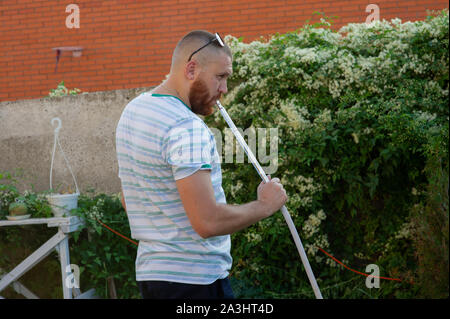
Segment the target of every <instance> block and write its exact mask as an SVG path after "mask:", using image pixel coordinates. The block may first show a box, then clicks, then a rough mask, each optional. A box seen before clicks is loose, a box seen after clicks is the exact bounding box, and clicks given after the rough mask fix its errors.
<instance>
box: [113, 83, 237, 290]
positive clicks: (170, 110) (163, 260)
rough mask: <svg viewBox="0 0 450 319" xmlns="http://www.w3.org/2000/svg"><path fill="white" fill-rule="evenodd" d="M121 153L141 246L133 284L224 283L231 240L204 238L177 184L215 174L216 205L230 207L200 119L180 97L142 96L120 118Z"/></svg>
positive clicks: (128, 203)
mask: <svg viewBox="0 0 450 319" xmlns="http://www.w3.org/2000/svg"><path fill="white" fill-rule="evenodd" d="M116 150H117V159H118V164H119V178H120V179H121V182H122V189H123V194H124V198H125V204H126V207H127V215H128V221H129V223H130V228H131V236H132V237H133V238H134V239H136V240H138V241H139V247H138V251H137V257H136V280H137V281H144V280H162V281H172V282H181V283H190V284H210V283H212V282H214V281H215V280H217V279H222V278H225V277H227V276H228V271H229V269H230V268H231V263H232V258H231V255H230V247H231V240H230V236H229V235H225V236H217V237H211V238H207V239H203V238H202V237H200V236H199V235H198V234H197V233H196V232H195V231H194V229H193V228H192V225H191V223H190V222H189V219H188V217H187V215H186V211H185V210H184V207H183V203H182V202H181V199H180V195H179V193H178V190H177V187H176V184H175V180H178V179H181V178H185V177H187V176H189V175H191V174H193V173H195V172H196V171H197V170H199V169H208V170H211V182H212V186H213V188H214V195H215V199H216V202H218V203H226V199H225V194H224V191H223V188H222V173H221V167H220V158H219V155H218V152H217V149H216V143H215V139H214V135H213V134H212V132H211V131H210V130H209V128H208V127H207V126H206V124H205V123H204V122H203V121H202V119H200V118H199V117H198V116H197V115H196V114H194V113H193V112H192V111H191V110H190V108H189V107H188V106H187V105H186V104H184V103H183V102H182V101H181V100H180V99H178V98H177V97H175V96H171V95H161V94H151V93H150V92H146V93H143V94H141V95H140V96H138V97H137V98H135V99H134V100H132V101H131V102H130V103H129V104H128V105H127V106H126V107H125V109H124V111H123V113H122V116H121V118H120V120H119V123H118V125H117V130H116Z"/></svg>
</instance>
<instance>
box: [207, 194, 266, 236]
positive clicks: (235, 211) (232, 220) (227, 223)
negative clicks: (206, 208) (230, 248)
mask: <svg viewBox="0 0 450 319" xmlns="http://www.w3.org/2000/svg"><path fill="white" fill-rule="evenodd" d="M270 213H271V212H269V211H268V208H267V206H265V205H264V204H263V203H262V202H261V201H258V200H255V201H252V202H249V203H246V204H242V205H229V204H221V203H217V204H216V209H215V213H214V214H213V216H214V218H213V220H211V221H209V227H208V230H209V232H208V235H207V236H205V237H212V236H220V235H227V234H232V233H234V232H237V231H239V230H242V229H244V228H247V227H248V226H250V225H252V224H254V223H256V222H258V221H260V220H261V219H263V218H265V217H268V216H270Z"/></svg>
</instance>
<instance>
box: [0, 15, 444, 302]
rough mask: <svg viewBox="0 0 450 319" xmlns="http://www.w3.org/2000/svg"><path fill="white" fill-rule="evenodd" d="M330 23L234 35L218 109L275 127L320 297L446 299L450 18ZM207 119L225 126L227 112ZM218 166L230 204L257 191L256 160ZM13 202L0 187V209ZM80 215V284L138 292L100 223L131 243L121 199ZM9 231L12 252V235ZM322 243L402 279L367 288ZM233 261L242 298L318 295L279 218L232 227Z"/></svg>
mask: <svg viewBox="0 0 450 319" xmlns="http://www.w3.org/2000/svg"><path fill="white" fill-rule="evenodd" d="M321 21H322V22H321V23H320V25H305V26H304V27H303V28H302V29H300V30H297V31H295V32H290V33H286V34H277V35H275V36H273V37H272V38H271V39H270V40H268V41H264V40H261V41H254V42H251V43H248V44H247V43H244V42H243V41H242V40H241V39H236V38H234V37H231V36H228V37H226V41H227V42H228V43H229V45H230V47H231V48H232V50H233V53H234V60H233V76H232V78H231V79H230V92H229V93H228V94H227V95H226V96H225V98H224V100H223V104H224V106H225V107H226V108H227V110H228V112H229V114H230V116H231V117H232V118H233V120H234V121H235V124H236V126H238V127H240V128H242V129H246V128H250V127H252V128H278V133H279V141H278V142H279V143H278V145H279V149H278V156H277V158H276V159H277V162H275V164H277V165H278V170H277V172H276V173H275V174H272V176H273V177H274V176H276V177H279V178H280V179H281V181H282V183H283V185H284V187H285V188H286V190H287V193H288V195H289V200H288V202H287V204H286V206H287V208H288V210H289V212H290V213H291V215H292V217H293V220H294V221H295V224H296V226H297V229H298V230H299V234H300V237H301V238H302V241H303V244H304V246H305V248H306V250H307V254H308V257H309V260H310V262H311V266H312V268H313V271H314V273H315V275H316V277H317V279H318V283H319V286H320V287H321V290H322V294H323V296H324V297H325V298H415V297H433V298H442V297H447V298H448V273H449V266H448V127H449V122H448V121H449V118H448V89H449V88H448V65H449V64H448V62H449V59H448V12H447V11H443V12H441V13H440V14H438V15H437V16H436V17H428V18H427V19H426V20H425V21H417V22H413V23H411V22H406V23H401V21H400V20H399V19H394V20H392V21H390V22H387V21H378V22H374V23H372V24H370V25H366V24H349V25H347V26H345V27H343V28H342V29H340V30H339V32H334V31H332V30H331V29H330V28H329V22H328V19H327V18H324V19H321ZM205 121H206V122H207V124H208V125H209V126H210V127H215V128H218V129H220V130H223V129H224V128H226V127H227V126H226V124H225V122H224V121H223V119H222V118H221V116H220V114H219V112H216V113H215V115H214V116H211V117H208V118H205ZM222 168H223V187H224V190H225V193H226V195H227V201H228V203H233V204H240V203H245V202H248V201H251V200H254V199H255V198H256V188H257V186H258V184H259V183H260V179H259V177H258V175H257V174H256V172H255V171H254V168H253V166H252V165H251V164H248V163H245V164H239V163H225V162H224V163H223V164H222ZM4 177H5V176H4ZM18 196H24V194H22V195H21V194H19V193H18V192H17V190H16V189H14V188H13V186H11V185H9V186H6V185H2V188H0V215H1V216H3V217H4V215H5V214H6V211H5V207H6V203H8V202H10V201H12V200H14V199H15V198H17V197H18ZM26 196H28V197H27V198H28V199H27V202H28V203H30V205H31V206H33V205H34V206H33V207H34V213H33V216H46V215H47V214H48V210H47V209H46V208H45V207H46V205H45V201H44V199H43V197H42V196H39V195H37V194H34V193H32V192H28V193H27V194H26ZM2 203H3V204H2ZM2 205H3V206H2ZM77 212H78V214H80V215H82V216H83V217H84V218H85V219H86V227H85V228H84V229H83V230H81V231H80V232H78V233H76V234H75V236H74V238H73V240H72V241H71V244H70V248H71V258H72V262H73V263H76V264H78V265H79V266H81V271H82V273H81V285H82V288H83V290H86V289H88V288H91V287H95V288H96V289H97V292H98V293H99V294H100V295H101V296H103V297H105V298H106V297H108V296H109V291H108V285H107V281H108V278H109V277H113V278H114V281H115V284H116V288H117V292H118V295H119V298H138V297H139V293H138V290H137V287H136V283H135V273H134V259H135V256H136V247H135V246H134V245H133V244H132V243H130V242H128V241H126V240H124V239H122V238H120V237H119V236H117V235H115V234H113V233H112V232H110V231H109V230H107V229H105V228H103V227H102V226H101V225H100V224H99V223H98V221H97V219H99V220H101V221H102V222H104V223H105V224H107V225H109V226H110V227H112V228H113V229H115V230H117V231H119V232H120V233H122V234H123V235H125V236H128V237H129V235H130V230H129V226H128V219H127V217H126V214H125V212H124V211H123V209H122V208H121V204H120V200H119V198H118V196H117V195H106V194H94V193H86V194H82V196H81V197H80V201H79V209H78V210H77ZM1 216H0V217H1ZM10 232H12V230H10ZM0 237H1V238H0V239H1V240H0V243H1V244H0V246H1V247H0V248H2V247H3V248H4V247H6V246H7V245H8V244H9V243H10V241H8V240H9V239H8V238H10V237H11V236H8V231H4V232H2V233H0ZM11 245H12V243H11ZM318 247H321V248H323V249H324V250H325V251H327V252H329V253H331V254H332V255H334V256H335V257H336V258H338V259H339V260H341V261H342V262H344V263H345V264H346V265H348V266H349V267H351V268H353V269H355V270H358V271H360V272H364V271H365V267H366V266H367V265H368V264H376V265H378V266H379V267H380V270H381V273H380V276H385V277H393V278H401V279H402V280H403V281H402V282H396V281H387V280H382V281H381V283H380V288H379V289H377V288H372V289H368V288H367V287H366V286H365V277H363V276H360V275H357V274H355V273H353V272H351V271H349V270H347V269H344V268H343V267H342V266H339V265H337V264H336V263H335V262H334V261H333V260H332V259H330V258H328V257H326V256H325V255H324V254H323V253H322V252H321V251H320V250H319V249H318ZM232 255H233V258H234V262H233V268H232V285H233V288H234V290H235V293H236V295H237V296H238V297H247V298H257V297H267V298H313V297H314V296H313V293H312V289H311V287H310V285H309V282H308V279H307V277H306V274H305V271H304V269H303V266H302V264H301V261H300V258H299V256H298V253H297V250H296V248H295V245H294V244H293V241H292V239H291V235H290V233H289V231H288V228H287V226H286V224H285V222H284V219H283V217H282V215H281V214H280V213H277V214H275V215H274V216H272V217H270V218H268V219H265V220H263V221H261V222H259V223H257V224H255V225H254V226H252V227H249V228H248V229H246V230H244V231H241V232H238V233H236V234H233V235H232ZM2 258H4V257H0V264H4V263H5V261H4V260H3V261H2ZM411 282H414V283H411Z"/></svg>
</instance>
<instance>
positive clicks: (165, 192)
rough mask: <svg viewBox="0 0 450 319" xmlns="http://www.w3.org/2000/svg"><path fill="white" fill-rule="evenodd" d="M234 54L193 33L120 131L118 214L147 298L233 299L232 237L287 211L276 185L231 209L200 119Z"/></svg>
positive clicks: (125, 116)
mask: <svg viewBox="0 0 450 319" xmlns="http://www.w3.org/2000/svg"><path fill="white" fill-rule="evenodd" d="M231 74H232V54H231V51H230V48H229V47H228V46H227V45H226V44H225V43H224V42H223V40H222V39H221V38H220V36H219V35H218V34H217V33H216V34H212V33H209V32H207V31H201V30H198V31H192V32H190V33H188V34H187V35H185V36H184V37H183V38H182V39H181V40H180V41H179V42H178V44H177V45H176V47H175V49H174V51H173V55H172V64H171V69H170V74H169V75H168V77H167V79H166V80H165V81H164V82H163V83H161V84H160V85H159V86H157V87H156V88H154V89H153V90H152V91H150V92H146V93H143V94H141V95H140V96H138V97H137V98H135V99H134V100H132V101H131V102H130V103H129V104H128V105H127V106H126V107H125V109H124V111H123V113H122V115H121V118H120V120H119V123H118V126H117V130H116V150H117V159H118V164H119V178H120V180H121V184H122V204H123V206H124V208H125V210H126V212H127V215H128V220H129V223H130V229H131V236H132V237H133V238H134V239H136V240H138V241H139V247H138V251H137V256H136V281H137V284H138V287H139V290H140V293H141V295H142V298H162V299H167V298H202V299H205V298H215V299H217V298H233V292H232V289H231V286H230V282H229V280H228V275H229V270H230V269H231V264H232V257H231V254H230V247H231V241H230V234H232V233H234V232H236V231H239V230H241V229H243V228H246V227H248V226H250V225H252V224H254V223H256V222H258V221H259V220H261V219H263V218H267V217H269V216H271V215H272V214H273V213H275V212H276V211H278V210H279V209H280V208H281V207H282V206H283V205H284V203H285V202H286V200H287V196H286V192H285V190H284V188H283V186H282V185H281V184H280V180H279V179H278V178H273V179H271V180H270V182H268V183H265V184H264V183H261V184H260V185H259V186H258V188H257V190H256V191H257V199H256V200H254V201H252V202H249V203H245V204H241V205H231V204H227V202H226V198H225V194H224V190H223V188H222V173H221V166H220V158H219V154H218V152H217V149H216V143H215V139H214V135H213V134H212V132H211V131H210V130H209V128H208V127H207V125H206V124H205V123H204V121H203V120H202V119H201V118H200V117H199V116H198V115H202V116H208V115H211V114H212V113H213V112H214V110H215V109H214V106H215V104H216V101H217V100H218V99H220V98H221V96H222V95H223V94H226V93H227V79H228V77H229V76H230V75H231Z"/></svg>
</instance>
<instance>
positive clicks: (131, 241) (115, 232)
mask: <svg viewBox="0 0 450 319" xmlns="http://www.w3.org/2000/svg"><path fill="white" fill-rule="evenodd" d="M96 220H97V221H98V222H99V223H100V225H102V226H103V227H105V228H107V229H109V230H110V231H112V232H113V233H114V234H116V235H119V236H120V237H122V238H124V239H126V240H128V241H129V242H130V243H133V244H135V245H136V246H138V243H137V242H135V241H134V240H131V239H130V238H128V237H127V236H124V235H122V234H121V233H119V232H117V231H115V230H114V229H112V228H109V227H108V226H107V225H105V224H103V223H102V222H101V221H99V220H98V219H96Z"/></svg>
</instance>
